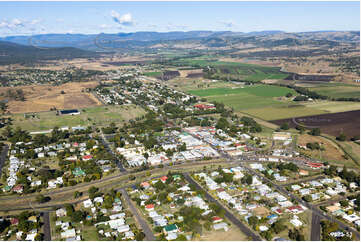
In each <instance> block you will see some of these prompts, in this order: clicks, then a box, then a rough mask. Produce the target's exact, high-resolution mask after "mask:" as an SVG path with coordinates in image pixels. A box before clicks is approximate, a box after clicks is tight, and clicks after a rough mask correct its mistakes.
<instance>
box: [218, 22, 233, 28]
mask: <svg viewBox="0 0 361 242" xmlns="http://www.w3.org/2000/svg"><path fill="white" fill-rule="evenodd" d="M220 23H221V24H222V25H224V26H225V27H228V28H231V27H234V26H236V23H235V22H234V21H233V20H225V21H220Z"/></svg>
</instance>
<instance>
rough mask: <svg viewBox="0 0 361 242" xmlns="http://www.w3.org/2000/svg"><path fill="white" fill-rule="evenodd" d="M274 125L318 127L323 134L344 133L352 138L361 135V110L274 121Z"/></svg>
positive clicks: (336, 134)
mask: <svg viewBox="0 0 361 242" xmlns="http://www.w3.org/2000/svg"><path fill="white" fill-rule="evenodd" d="M272 123H275V124H278V125H281V124H283V123H288V124H289V125H290V127H296V125H297V124H301V125H304V126H306V127H308V128H316V127H318V128H320V129H321V132H322V133H325V134H329V135H332V136H338V135H339V134H340V133H342V132H343V133H344V134H345V135H346V136H347V137H348V138H350V137H353V136H355V135H358V134H360V110H357V111H349V112H342V113H333V114H321V115H314V116H306V117H300V118H293V119H281V120H274V121H272Z"/></svg>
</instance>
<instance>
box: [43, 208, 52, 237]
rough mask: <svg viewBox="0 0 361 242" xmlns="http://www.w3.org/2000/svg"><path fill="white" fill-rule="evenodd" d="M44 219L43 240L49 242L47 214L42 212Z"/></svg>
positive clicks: (48, 219)
mask: <svg viewBox="0 0 361 242" xmlns="http://www.w3.org/2000/svg"><path fill="white" fill-rule="evenodd" d="M43 219H44V240H45V241H51V231H50V218H49V212H43Z"/></svg>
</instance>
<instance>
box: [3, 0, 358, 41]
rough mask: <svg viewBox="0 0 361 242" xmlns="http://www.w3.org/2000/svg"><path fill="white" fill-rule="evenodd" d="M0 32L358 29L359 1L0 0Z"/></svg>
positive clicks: (72, 32) (31, 33) (309, 30)
mask: <svg viewBox="0 0 361 242" xmlns="http://www.w3.org/2000/svg"><path fill="white" fill-rule="evenodd" d="M0 15H1V17H0V36H2V37H5V36H18V35H36V34H66V33H70V34H99V33H121V32H122V33H133V32H173V31H184V32H188V31H232V32H245V33H247V32H259V31H270V30H279V31H284V32H314V31H360V2H221V3H220V2H0Z"/></svg>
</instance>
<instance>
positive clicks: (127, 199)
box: [121, 188, 156, 241]
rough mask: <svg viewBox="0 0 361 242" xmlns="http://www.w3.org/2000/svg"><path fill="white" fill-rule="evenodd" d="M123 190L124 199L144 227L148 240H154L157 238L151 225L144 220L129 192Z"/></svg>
mask: <svg viewBox="0 0 361 242" xmlns="http://www.w3.org/2000/svg"><path fill="white" fill-rule="evenodd" d="M121 192H122V194H123V197H124V199H125V200H126V202H127V203H128V205H129V208H130V210H131V211H132V213H133V215H134V216H135V218H136V219H137V221H138V223H139V224H140V226H141V227H142V229H143V232H144V234H145V239H146V240H148V241H149V240H153V241H154V240H156V238H155V236H154V234H153V232H152V230H151V229H150V227H149V225H148V224H147V222H146V221H145V220H144V218H143V217H142V216H141V215H140V214H139V211H138V209H137V208H136V207H135V206H134V204H133V202H132V201H131V199H130V197H129V195H128V193H127V191H126V190H125V189H124V188H122V189H121Z"/></svg>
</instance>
